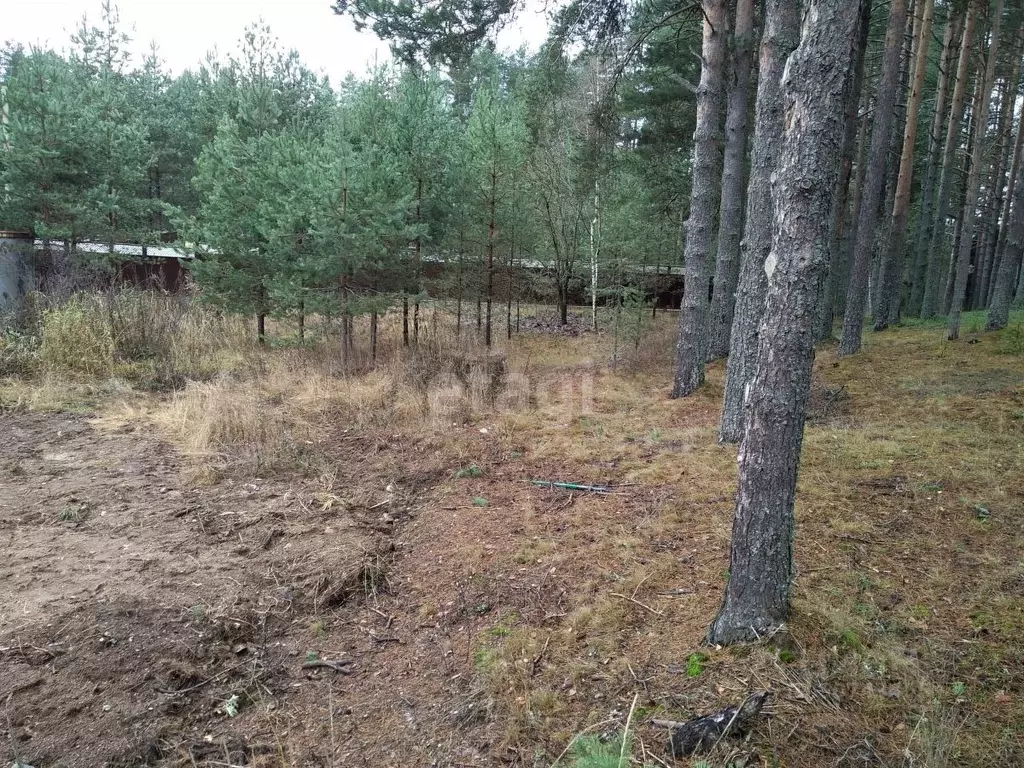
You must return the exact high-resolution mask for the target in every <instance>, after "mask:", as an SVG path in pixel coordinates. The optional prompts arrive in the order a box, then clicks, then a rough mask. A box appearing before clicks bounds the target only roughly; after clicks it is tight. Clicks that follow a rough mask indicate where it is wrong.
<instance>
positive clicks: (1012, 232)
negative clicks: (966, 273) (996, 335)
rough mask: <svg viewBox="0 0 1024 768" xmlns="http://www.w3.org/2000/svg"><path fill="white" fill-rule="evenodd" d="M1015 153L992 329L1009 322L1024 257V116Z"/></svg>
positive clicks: (990, 315) (988, 323)
mask: <svg viewBox="0 0 1024 768" xmlns="http://www.w3.org/2000/svg"><path fill="white" fill-rule="evenodd" d="M1014 153H1015V154H1014V158H1013V165H1012V168H1011V171H1010V178H1011V179H1012V181H1011V185H1010V188H1009V190H1008V191H1007V195H1006V204H1005V205H1004V206H1003V211H1004V214H1003V227H1002V230H1003V231H1004V232H1005V233H1006V234H1005V237H1004V242H1003V247H1002V253H1001V256H1000V258H999V266H998V269H997V271H996V275H995V278H994V279H993V281H992V300H991V301H990V302H989V307H988V318H987V319H986V322H985V329H986V330H989V331H998V330H999V329H1000V328H1005V327H1006V324H1007V323H1008V322H1009V319H1010V298H1011V296H1012V295H1013V288H1014V279H1015V278H1016V276H1017V271H1018V270H1020V269H1021V257H1022V254H1024V174H1022V173H1021V172H1020V166H1021V163H1024V116H1022V119H1021V121H1020V126H1019V127H1018V128H1017V140H1016V142H1015V143H1014ZM1015 171H1016V172H1015ZM1011 198H1012V203H1011ZM1011 210H1012V214H1011V213H1010V212H1011ZM1022 277H1024V273H1022Z"/></svg>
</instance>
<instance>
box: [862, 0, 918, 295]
mask: <svg viewBox="0 0 1024 768" xmlns="http://www.w3.org/2000/svg"><path fill="white" fill-rule="evenodd" d="M909 3H910V5H909V9H908V12H907V26H906V32H905V34H904V35H903V51H902V53H901V54H900V85H899V88H898V90H897V97H896V107H895V113H894V114H893V124H892V130H891V131H890V134H889V157H888V158H887V159H886V161H885V167H886V169H887V170H886V176H885V197H884V199H883V201H882V207H881V208H880V209H879V212H878V217H879V222H880V223H879V225H878V234H877V235H876V236H875V245H874V251H873V252H872V256H871V280H870V283H869V285H870V291H869V294H868V296H869V299H868V312H867V313H868V315H874V314H875V310H876V309H877V307H878V305H879V303H880V300H881V294H882V280H881V277H882V262H883V261H885V254H887V253H888V252H889V235H890V234H891V232H892V216H891V215H890V214H891V212H892V209H893V208H894V207H895V203H896V182H897V181H898V180H899V173H900V155H901V153H902V152H903V128H904V127H905V126H906V124H907V98H906V96H907V91H908V87H909V83H910V61H911V59H912V58H913V53H914V48H915V46H914V41H915V39H916V38H915V35H914V34H913V33H912V30H913V32H916V31H917V30H919V29H920V25H918V23H917V18H916V17H915V16H914V6H915V5H916V4H917V2H916V0H909Z"/></svg>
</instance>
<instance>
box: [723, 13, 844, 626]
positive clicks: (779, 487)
mask: <svg viewBox="0 0 1024 768" xmlns="http://www.w3.org/2000/svg"><path fill="white" fill-rule="evenodd" d="M805 8H806V11H805V13H804V27H803V35H802V37H801V42H800V46H799V47H798V48H797V50H796V52H795V53H794V54H793V56H791V57H790V60H789V62H788V64H787V66H786V82H785V84H784V88H785V94H786V106H787V113H786V116H787V120H786V123H787V127H786V134H785V143H784V146H783V150H782V153H781V154H780V157H779V169H778V171H777V174H776V180H775V187H774V195H773V207H774V220H775V227H774V230H775V234H774V239H773V243H772V249H771V253H770V254H769V256H768V261H767V262H766V264H767V268H768V271H769V272H771V276H770V277H769V288H768V300H767V304H766V306H765V311H764V317H763V318H762V321H761V329H760V339H759V342H758V350H757V366H756V374H755V376H754V380H753V382H752V383H751V387H750V396H749V398H748V403H747V419H746V425H745V427H744V435H743V443H742V445H741V446H740V451H739V490H738V492H737V494H736V515H735V519H734V521H733V529H732V547H731V554H730V565H729V583H728V586H727V587H726V592H725V600H724V602H723V604H722V607H721V609H720V610H719V612H718V616H716V617H715V620H714V622H713V623H712V624H711V628H710V629H709V631H708V641H709V642H710V643H722V644H726V643H734V642H740V641H743V640H753V639H756V638H757V637H758V636H759V635H761V634H762V633H764V632H765V631H766V630H769V629H771V628H772V627H776V626H778V625H779V624H780V623H782V622H784V621H785V620H786V619H787V617H788V615H789V593H790V582H791V578H792V573H793V527H794V526H793V502H794V497H795V496H796V480H797V467H798V465H799V462H800V448H801V444H802V441H803V431H804V419H805V415H806V410H807V399H808V396H809V394H810V388H811V368H812V366H813V364H814V334H813V331H814V322H815V318H816V316H817V313H816V312H815V305H816V303H817V301H818V297H819V294H820V291H821V286H822V282H823V281H824V278H825V270H826V269H827V267H828V264H827V254H828V246H829V243H828V237H829V222H830V217H829V212H830V209H831V205H832V194H833V192H834V190H835V180H836V170H837V167H838V162H839V151H840V146H841V144H842V138H843V129H844V126H843V122H844V118H845V114H846V109H845V106H846V105H845V99H846V98H848V94H847V90H848V85H849V83H850V80H851V78H850V77H849V76H848V73H849V72H850V69H851V65H852V63H853V62H852V58H853V46H852V45H851V44H850V40H851V38H852V37H853V35H854V33H855V30H854V27H855V25H856V23H857V16H858V12H859V11H858V4H857V3H851V2H849V1H848V0H810V2H809V3H807V4H806V6H805Z"/></svg>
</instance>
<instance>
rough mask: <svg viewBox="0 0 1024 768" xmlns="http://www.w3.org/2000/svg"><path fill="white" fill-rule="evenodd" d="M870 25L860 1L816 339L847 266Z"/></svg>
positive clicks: (828, 331)
mask: <svg viewBox="0 0 1024 768" xmlns="http://www.w3.org/2000/svg"><path fill="white" fill-rule="evenodd" d="M870 26H871V3H866V2H865V3H861V12H860V18H859V19H858V20H857V47H856V48H855V49H854V70H853V82H852V83H851V86H850V95H849V98H848V99H847V101H846V118H845V119H846V125H845V128H844V134H843V150H842V154H841V155H840V161H839V174H838V176H837V177H836V190H835V193H834V195H833V198H832V214H831V220H830V228H829V239H828V240H829V265H828V275H826V277H825V287H824V289H823V290H822V294H821V309H820V310H819V313H818V329H817V331H816V333H815V338H816V339H817V340H818V341H824V340H825V339H827V338H829V337H830V336H831V335H832V325H833V323H834V322H835V304H836V290H837V287H838V286H839V284H840V279H839V278H840V272H841V271H842V270H843V268H844V266H845V265H844V263H843V262H844V255H845V252H846V249H845V248H843V242H844V240H843V234H844V230H845V228H846V213H847V208H848V207H849V206H848V205H847V204H848V202H849V192H850V175H851V171H852V170H853V153H854V151H855V150H856V148H857V147H856V142H857V134H858V132H859V131H858V128H859V125H860V123H859V122H858V120H857V113H858V111H859V107H860V94H861V90H862V89H863V87H864V62H865V59H866V58H867V57H866V56H865V54H866V53H867V47H868V31H869V28H870Z"/></svg>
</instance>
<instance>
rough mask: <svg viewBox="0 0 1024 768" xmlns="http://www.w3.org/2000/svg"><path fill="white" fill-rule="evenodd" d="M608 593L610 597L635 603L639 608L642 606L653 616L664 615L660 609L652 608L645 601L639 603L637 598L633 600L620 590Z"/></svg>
mask: <svg viewBox="0 0 1024 768" xmlns="http://www.w3.org/2000/svg"><path fill="white" fill-rule="evenodd" d="M608 594H610V595H611V596H612V597H621V598H622V599H623V600H628V601H629V602H631V603H636V604H637V605H639V606H640V607H641V608H643V609H644V610H645V611H650V612H651V613H653V614H654V615H655V616H664V615H665V614H664V613H663V612H662V611H659V610H656V609H654V608H651V606H649V605H647V604H645V603H641V602H640V601H639V600H634V599H633V598H632V597H630V596H629V595H624V594H622V593H621V592H609V593H608Z"/></svg>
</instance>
